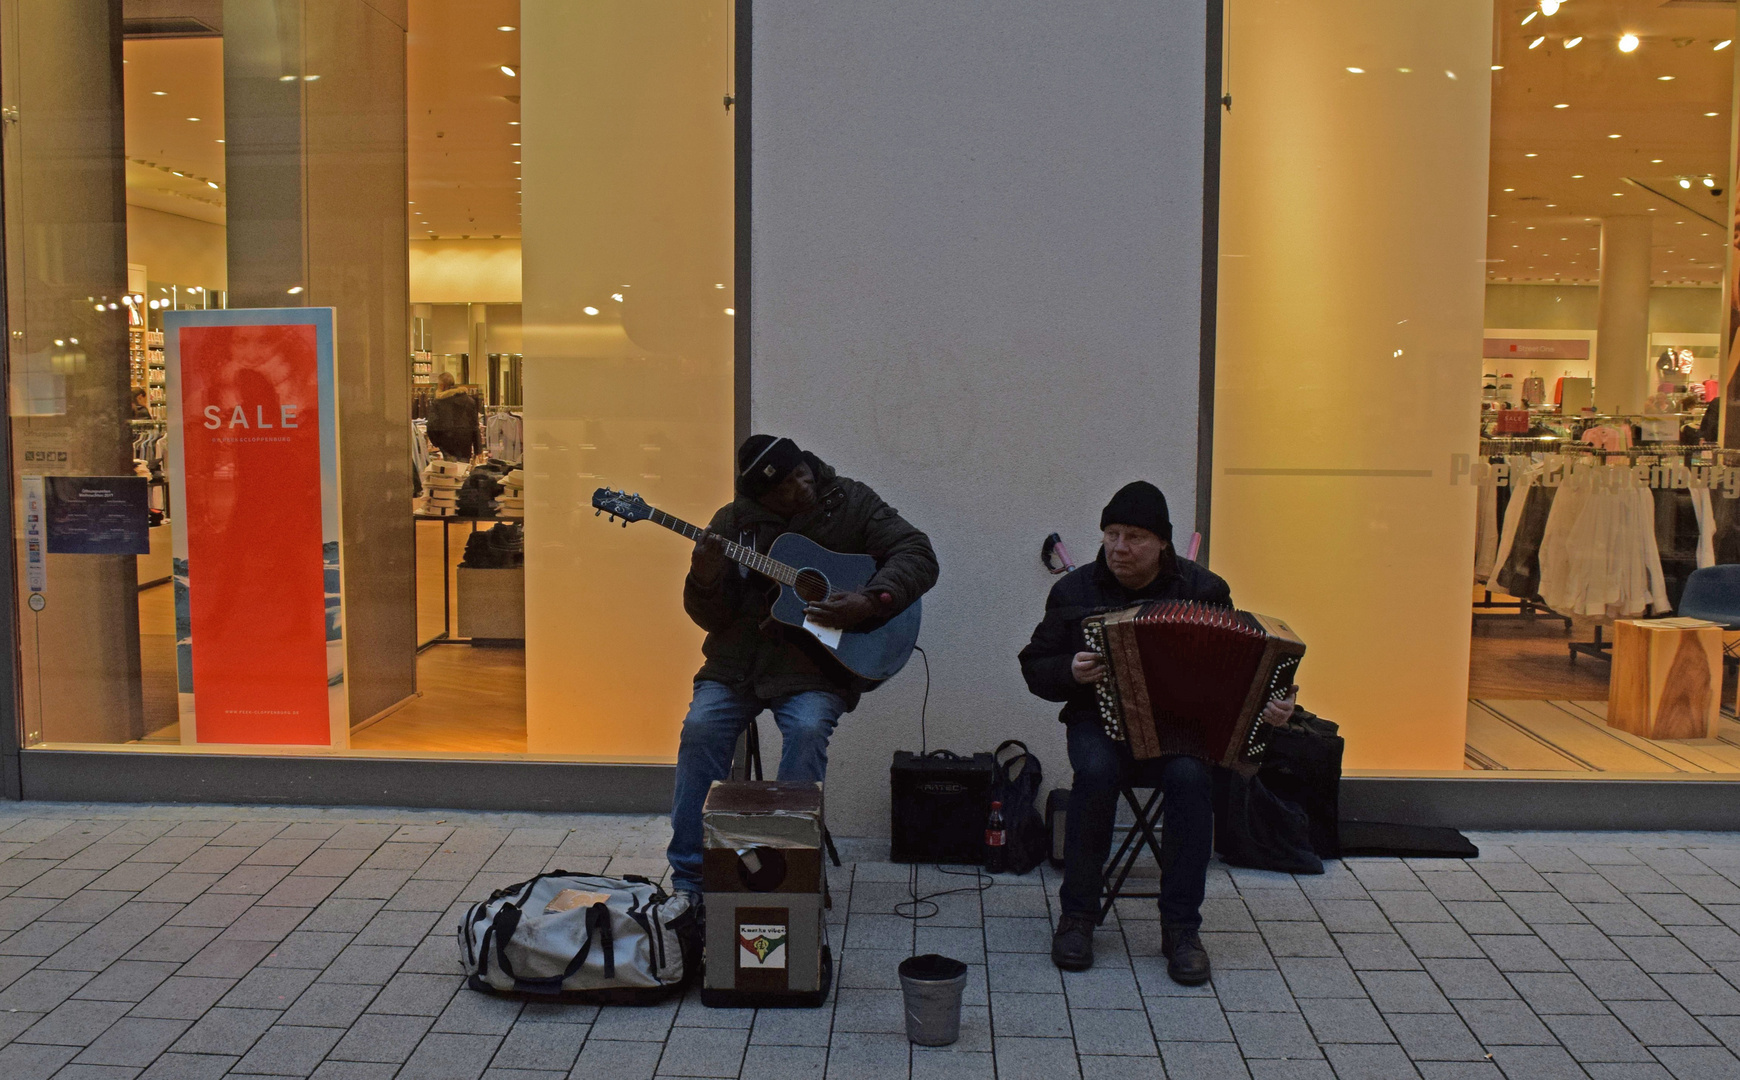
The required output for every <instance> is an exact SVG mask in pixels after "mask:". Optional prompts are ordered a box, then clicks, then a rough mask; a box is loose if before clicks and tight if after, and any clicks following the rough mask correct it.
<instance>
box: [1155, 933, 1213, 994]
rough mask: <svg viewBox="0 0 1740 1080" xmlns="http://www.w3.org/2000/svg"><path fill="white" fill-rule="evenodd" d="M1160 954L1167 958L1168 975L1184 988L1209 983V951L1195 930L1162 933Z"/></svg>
mask: <svg viewBox="0 0 1740 1080" xmlns="http://www.w3.org/2000/svg"><path fill="white" fill-rule="evenodd" d="M1160 954H1161V955H1162V956H1164V957H1166V974H1168V975H1170V976H1172V981H1173V982H1175V983H1179V984H1180V985H1183V986H1200V985H1202V984H1203V983H1205V982H1207V981H1208V973H1209V972H1208V950H1207V949H1205V948H1203V947H1202V938H1200V937H1198V936H1197V933H1196V931H1195V930H1173V929H1170V928H1163V929H1162V930H1161V931H1160Z"/></svg>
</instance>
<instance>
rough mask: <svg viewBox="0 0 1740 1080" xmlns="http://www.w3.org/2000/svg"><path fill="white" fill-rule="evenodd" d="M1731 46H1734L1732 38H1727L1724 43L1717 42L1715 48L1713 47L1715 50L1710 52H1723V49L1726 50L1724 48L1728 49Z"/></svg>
mask: <svg viewBox="0 0 1740 1080" xmlns="http://www.w3.org/2000/svg"><path fill="white" fill-rule="evenodd" d="M1732 44H1734V39H1733V38H1728V39H1727V40H1725V41H1718V42H1716V47H1715V49H1713V50H1711V51H1713V52H1721V51H1722V50H1723V49H1726V48H1727V47H1728V46H1730V45H1732Z"/></svg>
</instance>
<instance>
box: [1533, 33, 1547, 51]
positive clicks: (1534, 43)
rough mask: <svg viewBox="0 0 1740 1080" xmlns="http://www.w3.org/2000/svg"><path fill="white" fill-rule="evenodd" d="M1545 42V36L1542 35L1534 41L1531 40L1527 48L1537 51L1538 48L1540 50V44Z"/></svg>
mask: <svg viewBox="0 0 1740 1080" xmlns="http://www.w3.org/2000/svg"><path fill="white" fill-rule="evenodd" d="M1545 40H1547V35H1545V34H1542V35H1541V36H1540V37H1538V38H1536V39H1534V40H1533V41H1531V42H1529V48H1531V49H1538V48H1540V47H1541V42H1543V41H1545Z"/></svg>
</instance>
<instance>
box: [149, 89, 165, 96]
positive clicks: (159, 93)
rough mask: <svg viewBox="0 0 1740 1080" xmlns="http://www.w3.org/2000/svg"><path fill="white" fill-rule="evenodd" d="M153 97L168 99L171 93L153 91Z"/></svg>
mask: <svg viewBox="0 0 1740 1080" xmlns="http://www.w3.org/2000/svg"><path fill="white" fill-rule="evenodd" d="M151 96H152V97H168V96H169V91H167V90H153V91H151Z"/></svg>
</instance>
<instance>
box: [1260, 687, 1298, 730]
mask: <svg viewBox="0 0 1740 1080" xmlns="http://www.w3.org/2000/svg"><path fill="white" fill-rule="evenodd" d="M1298 700H1299V688H1298V687H1297V686H1289V687H1288V688H1287V696H1286V697H1279V698H1276V699H1275V700H1274V701H1271V702H1269V703H1268V704H1267V705H1264V706H1263V713H1262V716H1263V723H1265V724H1273V725H1275V726H1276V727H1286V726H1287V721H1289V720H1291V719H1293V706H1294V704H1295V703H1297V702H1298Z"/></svg>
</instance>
